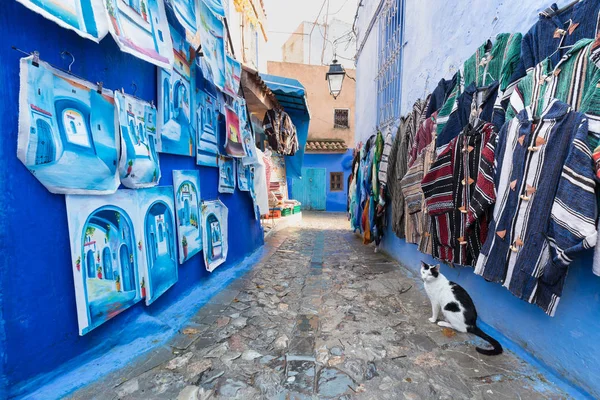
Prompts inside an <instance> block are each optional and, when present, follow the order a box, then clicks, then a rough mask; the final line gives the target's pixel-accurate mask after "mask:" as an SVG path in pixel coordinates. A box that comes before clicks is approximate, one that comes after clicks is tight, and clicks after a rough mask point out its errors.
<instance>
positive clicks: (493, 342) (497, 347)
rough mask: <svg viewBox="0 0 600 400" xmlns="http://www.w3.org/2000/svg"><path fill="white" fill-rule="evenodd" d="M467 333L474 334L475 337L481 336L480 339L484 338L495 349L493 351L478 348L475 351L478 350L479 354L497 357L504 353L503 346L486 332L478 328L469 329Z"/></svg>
mask: <svg viewBox="0 0 600 400" xmlns="http://www.w3.org/2000/svg"><path fill="white" fill-rule="evenodd" d="M467 331H468V332H469V333H472V334H473V335H475V336H479V337H480V338H482V339H483V340H485V341H486V342H488V343H489V344H491V345H492V347H493V349H492V350H488V349H482V348H481V347H476V348H475V350H477V352H478V353H481V354H483V355H485V356H497V355H500V354H502V351H503V349H502V345H501V344H500V343H499V342H498V341H497V340H496V339H494V338H493V337H491V336H490V335H488V334H486V333H485V332H484V331H482V330H481V329H479V327H478V326H474V327H472V328H469V329H467Z"/></svg>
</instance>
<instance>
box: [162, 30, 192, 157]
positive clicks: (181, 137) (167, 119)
mask: <svg viewBox="0 0 600 400" xmlns="http://www.w3.org/2000/svg"><path fill="white" fill-rule="evenodd" d="M171 37H172V38H173V48H174V50H175V65H174V66H173V69H172V70H165V69H161V70H160V71H159V73H158V130H159V140H158V151H159V152H161V153H170V154H179V155H183V156H193V155H194V148H195V145H194V143H195V133H194V130H193V129H192V126H191V120H190V115H191V107H192V91H191V88H192V87H193V86H192V74H191V69H190V67H191V65H192V49H191V48H190V45H189V43H187V42H186V41H185V39H184V38H183V37H182V36H181V33H180V32H178V31H177V30H176V29H175V28H173V27H172V28H171Z"/></svg>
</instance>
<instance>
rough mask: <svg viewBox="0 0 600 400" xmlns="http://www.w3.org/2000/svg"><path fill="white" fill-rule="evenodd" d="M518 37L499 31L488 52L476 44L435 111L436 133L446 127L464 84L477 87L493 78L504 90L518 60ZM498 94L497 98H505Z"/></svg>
mask: <svg viewBox="0 0 600 400" xmlns="http://www.w3.org/2000/svg"><path fill="white" fill-rule="evenodd" d="M521 39H522V34H520V33H514V34H511V33H501V34H499V35H498V36H496V41H495V43H494V45H493V46H492V48H491V50H490V51H489V52H487V53H486V51H485V47H486V46H485V43H484V44H482V45H481V46H479V48H478V49H477V51H476V52H475V54H473V55H472V56H471V57H470V58H469V59H468V60H467V61H465V63H464V64H463V65H462V67H461V68H460V70H459V71H458V72H457V74H458V79H457V80H456V82H457V84H456V86H455V87H454V89H453V90H452V92H451V93H450V95H449V96H448V99H447V100H446V102H445V103H444V105H443V106H442V108H441V109H440V111H439V113H438V119H437V124H438V125H437V134H438V135H439V134H440V133H441V132H442V130H443V129H444V126H446V123H447V122H448V118H449V116H450V114H451V113H452V112H453V111H454V110H456V108H457V107H458V104H457V99H458V96H460V94H461V93H462V92H463V90H464V89H465V87H466V86H469V85H470V84H471V83H473V82H475V85H476V86H487V85H489V84H490V83H492V82H493V81H499V82H500V92H501V93H502V92H504V91H505V90H506V88H507V87H508V86H509V83H510V77H511V75H512V73H513V72H514V70H515V68H516V67H517V63H518V62H519V56H520V54H521ZM501 93H499V95H498V98H502V97H504V96H503V95H502V94H501Z"/></svg>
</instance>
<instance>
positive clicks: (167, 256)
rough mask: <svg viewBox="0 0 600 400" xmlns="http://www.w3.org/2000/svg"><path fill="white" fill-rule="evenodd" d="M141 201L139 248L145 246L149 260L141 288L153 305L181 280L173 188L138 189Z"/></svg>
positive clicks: (139, 203)
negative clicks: (179, 276)
mask: <svg viewBox="0 0 600 400" xmlns="http://www.w3.org/2000/svg"><path fill="white" fill-rule="evenodd" d="M137 204H138V208H139V210H140V212H141V214H140V224H141V228H142V229H141V231H142V235H143V236H142V237H141V238H139V239H138V250H142V248H143V251H142V252H143V253H144V261H145V269H143V271H144V272H143V274H142V281H141V284H140V290H141V292H142V297H145V298H146V305H150V304H152V302H154V301H155V300H156V299H157V298H158V297H160V296H161V295H162V294H163V293H165V292H166V291H167V290H168V289H169V288H170V287H171V286H173V285H174V284H175V283H176V282H177V245H176V243H175V240H176V230H175V215H174V209H175V207H174V202H173V187H172V186H159V187H155V188H151V189H142V190H138V191H137Z"/></svg>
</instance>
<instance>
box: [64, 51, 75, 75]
mask: <svg viewBox="0 0 600 400" xmlns="http://www.w3.org/2000/svg"><path fill="white" fill-rule="evenodd" d="M60 56H61V57H62V58H63V60H65V59H66V58H67V56H69V57H71V63H70V64H69V72H71V67H72V66H73V64H74V63H75V56H74V55H73V54H71V53H70V52H68V51H67V50H63V51H61V52H60Z"/></svg>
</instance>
